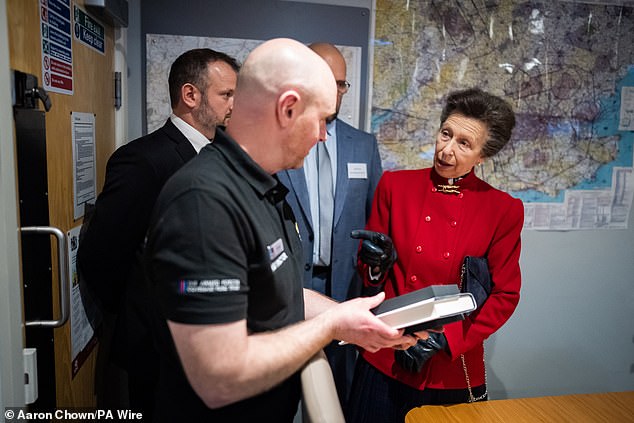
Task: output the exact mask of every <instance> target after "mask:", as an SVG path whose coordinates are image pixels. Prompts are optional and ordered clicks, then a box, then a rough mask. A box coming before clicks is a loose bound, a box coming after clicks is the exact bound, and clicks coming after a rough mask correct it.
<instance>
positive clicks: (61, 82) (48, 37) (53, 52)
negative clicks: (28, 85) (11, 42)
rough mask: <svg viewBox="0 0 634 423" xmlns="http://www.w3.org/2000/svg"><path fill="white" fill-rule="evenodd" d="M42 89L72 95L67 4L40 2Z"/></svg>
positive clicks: (66, 0)
mask: <svg viewBox="0 0 634 423" xmlns="http://www.w3.org/2000/svg"><path fill="white" fill-rule="evenodd" d="M39 3H40V41H41V45H42V86H43V87H44V88H45V89H46V90H47V91H52V92H56V93H61V94H69V95H72V94H73V48H72V34H71V28H72V27H71V16H70V0H40V2H39Z"/></svg>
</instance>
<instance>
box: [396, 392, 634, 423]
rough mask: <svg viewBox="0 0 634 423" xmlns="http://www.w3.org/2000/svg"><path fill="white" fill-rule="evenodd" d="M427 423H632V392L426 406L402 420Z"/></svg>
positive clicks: (415, 409) (633, 415)
mask: <svg viewBox="0 0 634 423" xmlns="http://www.w3.org/2000/svg"><path fill="white" fill-rule="evenodd" d="M430 422H443V423H444V422H504V423H506V422H513V423H516V422H531V423H532V422H557V423H560V422H571V423H585V422H592V423H595V422H606V423H622V422H623V423H625V422H634V391H628V392H610V393H601V394H582V395H562V396H554V397H538V398H518V399H507V400H495V401H484V402H477V403H473V404H457V405H448V406H442V405H433V406H432V405H429V406H424V407H418V408H414V409H413V410H411V411H410V412H409V413H407V416H406V417H405V423H430Z"/></svg>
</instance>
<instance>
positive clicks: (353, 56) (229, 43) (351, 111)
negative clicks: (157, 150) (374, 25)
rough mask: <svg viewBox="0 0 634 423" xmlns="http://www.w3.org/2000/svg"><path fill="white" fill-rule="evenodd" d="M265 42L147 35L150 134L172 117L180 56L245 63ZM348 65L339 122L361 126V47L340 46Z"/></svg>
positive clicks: (148, 125) (147, 93) (147, 117)
mask: <svg viewBox="0 0 634 423" xmlns="http://www.w3.org/2000/svg"><path fill="white" fill-rule="evenodd" d="M261 43H262V40H246V39H240V38H221V37H197V36H190V35H170V34H147V36H146V44H145V47H146V56H147V57H146V68H147V70H146V120H147V132H148V133H149V132H152V131H154V130H155V129H158V128H160V127H161V126H163V124H164V123H165V120H166V119H167V118H168V117H169V115H170V113H171V108H170V101H169V90H168V86H167V77H168V75H169V70H170V67H171V66H172V63H173V62H174V60H176V58H177V57H178V56H180V55H181V54H182V53H184V52H186V51H187V50H191V49H195V48H211V49H215V50H218V51H222V52H224V53H226V54H228V55H230V56H232V57H234V58H235V59H236V60H237V61H238V62H239V63H242V62H244V59H246V57H247V55H248V54H249V52H250V51H251V50H253V49H254V48H255V47H257V46H258V45H259V44H261ZM337 47H338V48H339V50H340V51H341V54H343V57H344V59H345V60H346V65H347V78H348V81H349V82H350V83H351V86H350V90H348V93H347V94H346V95H345V96H343V99H342V101H341V110H339V118H340V119H341V120H343V121H344V122H346V123H348V124H350V125H352V126H354V127H358V126H359V103H360V84H359V81H360V80H361V47H355V46H342V45H338V46H337Z"/></svg>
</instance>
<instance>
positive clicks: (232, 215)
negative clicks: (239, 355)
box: [145, 131, 304, 422]
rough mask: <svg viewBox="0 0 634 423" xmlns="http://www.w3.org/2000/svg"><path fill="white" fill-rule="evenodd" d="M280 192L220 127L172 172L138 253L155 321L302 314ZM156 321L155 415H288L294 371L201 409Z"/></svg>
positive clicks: (263, 320) (290, 225)
mask: <svg viewBox="0 0 634 423" xmlns="http://www.w3.org/2000/svg"><path fill="white" fill-rule="evenodd" d="M286 193H287V189H286V188H285V187H284V186H283V185H282V184H281V183H279V181H278V180H277V179H276V178H274V177H273V176H271V175H269V174H267V173H266V172H265V171H264V170H263V169H262V168H261V167H260V166H259V165H258V164H256V163H255V162H254V161H253V160H252V159H251V158H250V157H249V156H248V155H247V154H246V153H245V151H244V150H242V148H241V147H239V146H238V144H237V143H236V142H235V141H234V140H232V139H231V138H230V137H229V136H228V135H226V134H225V133H223V132H222V131H218V132H217V134H216V138H215V140H214V142H213V143H212V144H209V145H208V146H206V147H205V148H203V149H202V151H201V152H200V154H198V156H196V157H195V158H194V159H192V160H191V161H190V162H189V163H187V164H186V165H185V166H183V167H182V168H181V169H180V170H179V171H178V172H176V173H175V174H174V175H173V177H172V178H171V179H170V180H168V182H167V183H166V184H165V186H164V188H163V190H162V192H161V194H160V195H159V198H158V200H157V203H156V206H155V209H154V212H153V216H152V219H151V223H150V229H149V231H148V238H147V245H146V251H145V257H146V265H147V270H148V275H149V278H150V283H151V286H152V288H153V289H154V295H155V297H156V299H157V302H158V304H159V310H160V313H161V315H160V316H157V317H158V319H159V320H161V319H162V320H163V322H164V320H165V319H168V320H172V321H175V322H180V323H187V324H214V323H230V322H235V321H238V320H242V319H246V320H247V326H248V329H249V330H250V331H252V332H264V331H270V330H275V329H279V328H282V327H285V326H288V325H290V324H293V323H296V322H298V321H300V320H303V319H304V302H303V293H302V272H303V270H302V267H301V266H302V252H301V244H300V242H299V237H298V234H297V229H296V224H295V218H294V217H293V213H292V211H291V208H290V207H289V205H288V204H287V203H286V201H285V200H284V197H285V196H286ZM162 326H163V328H162V329H161V330H159V332H161V336H160V339H159V342H158V348H159V349H160V350H161V351H160V352H161V355H162V356H163V357H164V359H163V360H162V366H161V374H160V379H161V382H160V384H159V394H158V396H159V398H158V409H157V413H156V415H157V416H159V418H161V419H164V420H165V421H169V420H171V419H173V418H178V419H177V420H174V421H203V420H202V419H207V420H205V421H243V420H244V421H248V420H249V419H254V420H253V421H280V422H281V421H292V419H293V415H294V414H295V411H296V409H297V403H298V401H299V394H300V386H299V377H298V375H297V374H296V375H294V376H293V377H291V378H290V379H288V380H286V381H285V382H283V383H282V384H280V385H279V386H277V387H276V388H274V389H272V390H270V391H268V392H266V393H264V394H262V395H259V396H256V397H253V398H250V399H247V400H244V401H241V402H239V403H236V404H233V405H230V406H227V407H224V408H221V409H218V410H210V409H208V408H207V407H205V405H204V404H203V403H202V401H201V400H200V399H199V398H198V397H197V396H196V394H195V393H194V392H193V390H192V389H191V387H190V386H189V384H188V382H187V381H186V379H185V375H184V372H183V370H182V368H181V366H180V362H179V360H178V356H177V355H176V351H175V348H174V345H173V342H172V340H171V336H170V335H169V332H168V331H167V328H166V326H165V325H162ZM217 342H222V341H221V340H217ZM209 389H214V387H213V386H210V387H209ZM209 419H213V420H209ZM219 419H220V420H219Z"/></svg>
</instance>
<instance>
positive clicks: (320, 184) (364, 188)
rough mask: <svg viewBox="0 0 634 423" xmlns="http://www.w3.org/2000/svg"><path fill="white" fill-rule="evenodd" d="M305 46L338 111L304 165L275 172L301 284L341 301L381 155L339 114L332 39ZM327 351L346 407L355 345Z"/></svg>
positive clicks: (340, 77)
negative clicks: (291, 222)
mask: <svg viewBox="0 0 634 423" xmlns="http://www.w3.org/2000/svg"><path fill="white" fill-rule="evenodd" d="M309 47H310V48H311V49H312V50H313V51H314V52H316V53H317V54H318V55H319V56H321V58H322V59H324V60H325V61H326V63H328V65H329V66H330V68H331V70H332V72H333V74H334V76H335V80H336V81H337V90H338V92H337V107H336V113H335V114H334V115H333V116H332V117H331V118H330V119H329V123H328V125H327V130H328V139H327V141H326V142H320V143H318V144H317V145H316V146H315V147H314V148H313V149H312V150H311V152H310V153H309V155H308V156H307V157H306V159H305V160H304V167H303V168H301V169H293V170H285V171H282V172H280V173H278V177H279V179H280V181H281V182H282V183H283V184H284V185H286V186H287V188H288V189H289V190H290V192H289V194H288V195H287V200H288V202H289V203H290V205H291V207H292V209H293V212H294V213H295V217H296V218H297V221H298V226H299V233H300V237H301V240H302V246H303V249H304V259H305V261H304V270H305V272H304V286H305V287H306V288H311V289H314V290H316V291H319V292H321V293H323V294H325V295H328V296H330V297H332V298H334V299H335V300H337V301H344V300H346V299H349V298H353V297H357V296H359V295H360V294H361V281H360V278H359V276H358V275H357V272H356V257H357V249H358V246H359V243H358V241H357V240H355V239H352V238H351V237H350V232H351V231H352V230H354V229H360V228H364V227H365V223H366V219H367V218H368V216H369V214H370V209H371V207H372V198H373V195H374V189H375V188H376V185H377V183H378V182H379V178H380V177H381V173H382V167H381V158H380V156H379V151H378V147H377V142H376V138H375V137H374V136H373V135H371V134H368V133H365V132H362V131H359V130H358V129H355V128H353V127H352V126H350V125H348V124H346V123H345V122H343V121H341V120H340V119H337V114H338V113H339V109H340V107H341V100H342V98H343V95H344V94H345V93H346V92H347V91H348V88H349V86H350V84H349V83H348V81H346V62H345V59H344V57H343V55H342V54H341V52H340V51H339V50H338V49H337V48H336V47H335V46H333V45H332V44H327V43H315V44H311V45H310V46H309ZM324 162H327V163H326V164H329V166H324ZM324 187H326V189H324ZM326 355H327V356H328V360H329V362H330V365H331V367H332V370H333V374H334V377H335V383H336V385H337V391H338V394H339V399H340V401H341V403H342V406H343V407H345V404H346V400H347V397H348V390H349V387H350V384H351V383H352V375H353V372H354V363H355V361H356V351H355V349H354V347H353V346H351V345H348V346H339V345H336V344H333V345H330V346H328V347H327V348H326Z"/></svg>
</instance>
